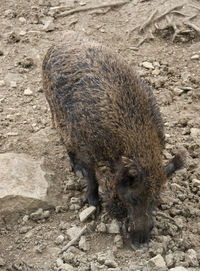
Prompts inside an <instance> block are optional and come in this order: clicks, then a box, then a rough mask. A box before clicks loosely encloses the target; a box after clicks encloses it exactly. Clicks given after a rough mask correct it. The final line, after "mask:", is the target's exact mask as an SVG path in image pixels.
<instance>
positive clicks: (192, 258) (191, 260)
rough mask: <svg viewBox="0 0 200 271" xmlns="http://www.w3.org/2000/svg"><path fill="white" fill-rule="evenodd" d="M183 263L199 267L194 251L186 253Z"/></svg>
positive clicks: (190, 250) (189, 250)
mask: <svg viewBox="0 0 200 271" xmlns="http://www.w3.org/2000/svg"><path fill="white" fill-rule="evenodd" d="M185 261H186V262H188V263H189V265H190V266H192V267H198V266H199V263H198V259H197V253H196V251H195V250H194V249H188V251H187V252H186V253H185Z"/></svg>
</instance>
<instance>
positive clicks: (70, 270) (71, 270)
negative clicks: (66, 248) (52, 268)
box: [59, 263, 75, 271]
mask: <svg viewBox="0 0 200 271" xmlns="http://www.w3.org/2000/svg"><path fill="white" fill-rule="evenodd" d="M60 267H61V269H59V270H61V271H65V270H66V271H74V270H75V269H74V267H73V266H72V265H70V264H67V263H64V264H62V265H61V266H60Z"/></svg>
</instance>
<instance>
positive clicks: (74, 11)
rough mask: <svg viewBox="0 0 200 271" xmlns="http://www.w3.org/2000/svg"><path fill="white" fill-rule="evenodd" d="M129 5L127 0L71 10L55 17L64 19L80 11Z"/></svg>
mask: <svg viewBox="0 0 200 271" xmlns="http://www.w3.org/2000/svg"><path fill="white" fill-rule="evenodd" d="M127 3H129V0H125V1H121V2H116V3H115V2H114V3H105V4H102V5H96V6H89V7H80V8H75V9H71V10H67V11H65V12H62V13H60V14H57V15H55V16H56V17H64V16H68V15H72V14H74V13H79V12H81V11H88V10H93V9H98V8H108V7H109V8H113V7H120V6H122V5H125V4H127Z"/></svg>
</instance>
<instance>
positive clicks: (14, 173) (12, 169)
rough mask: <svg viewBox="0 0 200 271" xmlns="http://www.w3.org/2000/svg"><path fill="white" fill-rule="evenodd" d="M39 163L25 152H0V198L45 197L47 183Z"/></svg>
mask: <svg viewBox="0 0 200 271" xmlns="http://www.w3.org/2000/svg"><path fill="white" fill-rule="evenodd" d="M41 163H42V161H37V160H34V159H32V158H31V157H30V156H28V155H26V154H17V153H2V154H0V179H1V183H0V199H1V198H4V197H6V196H17V195H20V196H23V197H29V198H36V199H41V200H43V199H45V197H46V193H47V188H48V183H47V181H46V179H45V178H44V175H45V172H44V171H42V170H41V167H40V165H41Z"/></svg>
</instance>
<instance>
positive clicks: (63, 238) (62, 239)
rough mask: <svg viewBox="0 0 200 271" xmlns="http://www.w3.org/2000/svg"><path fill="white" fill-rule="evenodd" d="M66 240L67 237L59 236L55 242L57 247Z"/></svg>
mask: <svg viewBox="0 0 200 271" xmlns="http://www.w3.org/2000/svg"><path fill="white" fill-rule="evenodd" d="M64 240H65V237H64V236H63V235H59V236H58V237H57V238H56V240H55V243H56V245H61V244H62V243H63V242H64Z"/></svg>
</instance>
